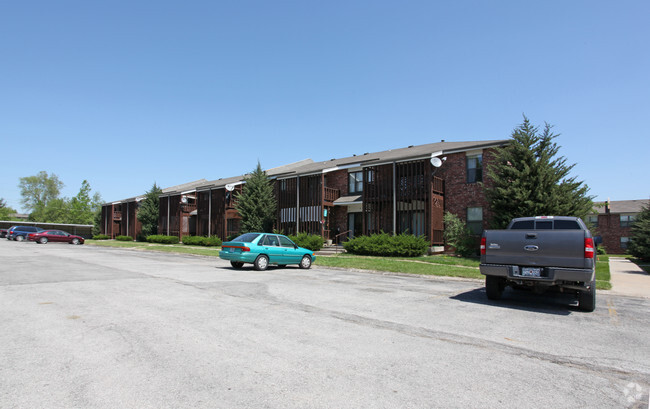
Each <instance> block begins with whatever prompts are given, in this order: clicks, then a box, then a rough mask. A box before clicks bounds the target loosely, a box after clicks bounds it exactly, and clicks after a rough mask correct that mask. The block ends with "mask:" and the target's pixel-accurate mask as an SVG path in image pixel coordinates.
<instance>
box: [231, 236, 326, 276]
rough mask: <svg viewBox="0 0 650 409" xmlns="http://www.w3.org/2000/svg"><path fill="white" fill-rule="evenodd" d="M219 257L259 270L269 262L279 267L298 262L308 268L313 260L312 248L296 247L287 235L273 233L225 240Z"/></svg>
mask: <svg viewBox="0 0 650 409" xmlns="http://www.w3.org/2000/svg"><path fill="white" fill-rule="evenodd" d="M219 257H220V258H222V259H223V260H229V261H230V264H231V265H232V266H233V267H234V268H237V269H239V268H242V267H243V266H244V263H252V264H253V266H254V267H255V270H259V271H263V270H266V269H267V268H268V266H269V265H270V264H275V265H277V266H279V267H284V266H286V265H287V264H298V266H299V267H300V268H310V267H311V263H312V262H313V261H314V260H316V256H315V255H314V252H313V251H311V250H309V249H305V248H302V247H298V246H297V245H296V244H295V243H294V242H293V241H291V240H290V239H289V238H288V237H287V236H283V235H281V234H272V233H245V234H242V235H241V236H239V237H237V238H236V239H234V240H233V241H227V242H224V243H223V244H222V245H221V251H220V252H219Z"/></svg>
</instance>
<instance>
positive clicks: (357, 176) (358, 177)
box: [348, 171, 363, 194]
mask: <svg viewBox="0 0 650 409" xmlns="http://www.w3.org/2000/svg"><path fill="white" fill-rule="evenodd" d="M348 191H349V193H350V194H352V193H361V192H363V172H362V171H359V172H350V173H348Z"/></svg>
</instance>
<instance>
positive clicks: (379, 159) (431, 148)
mask: <svg viewBox="0 0 650 409" xmlns="http://www.w3.org/2000/svg"><path fill="white" fill-rule="evenodd" d="M508 142H509V140H505V139H503V140H491V141H472V142H436V143H429V144H426V145H417V146H413V145H411V146H409V147H407V148H399V149H389V150H387V151H381V152H374V153H364V154H361V155H353V156H348V157H347V158H341V159H330V160H327V161H322V162H314V163H311V164H308V165H305V166H301V167H299V168H297V169H295V171H294V172H292V175H301V174H309V173H316V172H322V171H323V170H326V169H330V168H335V167H337V166H349V165H354V164H359V166H369V165H371V164H374V163H385V162H392V161H401V160H408V159H416V158H423V157H427V156H430V155H431V154H434V153H440V155H446V154H450V153H454V152H463V151H469V150H473V149H483V148H489V147H496V146H503V145H506V144H507V143H508Z"/></svg>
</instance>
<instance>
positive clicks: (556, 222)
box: [480, 216, 596, 312]
mask: <svg viewBox="0 0 650 409" xmlns="http://www.w3.org/2000/svg"><path fill="white" fill-rule="evenodd" d="M595 253H596V248H595V246H594V240H593V237H592V236H591V232H590V231H589V229H588V228H587V226H586V225H585V223H584V222H583V221H582V220H581V219H580V218H578V217H568V216H537V217H521V218H516V219H513V220H512V221H511V222H510V224H509V225H508V228H507V230H486V231H485V232H483V237H482V238H481V265H480V270H481V274H483V275H485V290H486V293H487V297H488V298H489V299H491V300H498V299H499V298H501V294H502V293H503V290H504V289H505V287H506V286H512V287H529V288H531V289H532V290H533V291H534V292H536V293H539V294H541V293H544V292H545V291H547V290H549V289H555V290H559V291H562V292H570V293H573V294H575V295H576V296H577V298H578V305H579V307H580V309H582V310H584V311H590V312H591V311H593V310H594V309H595V308H596V278H595V266H596V258H595Z"/></svg>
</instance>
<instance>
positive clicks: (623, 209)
mask: <svg viewBox="0 0 650 409" xmlns="http://www.w3.org/2000/svg"><path fill="white" fill-rule="evenodd" d="M648 206H650V200H648V199H639V200H613V201H610V202H609V209H610V211H609V212H610V213H640V212H641V209H642V208H643V207H648ZM594 209H595V210H596V211H597V212H598V213H599V214H605V203H597V204H596V206H594Z"/></svg>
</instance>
